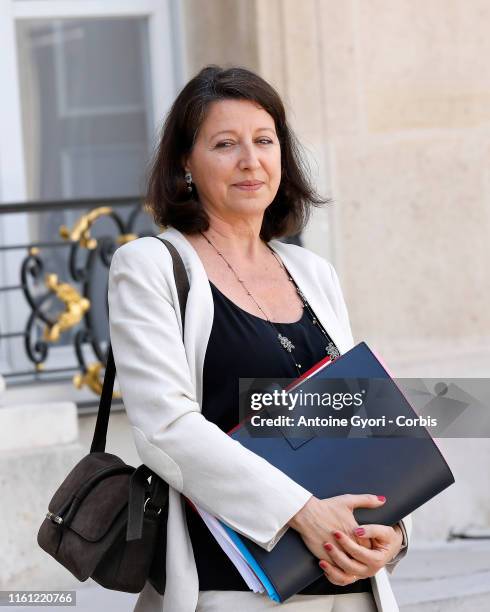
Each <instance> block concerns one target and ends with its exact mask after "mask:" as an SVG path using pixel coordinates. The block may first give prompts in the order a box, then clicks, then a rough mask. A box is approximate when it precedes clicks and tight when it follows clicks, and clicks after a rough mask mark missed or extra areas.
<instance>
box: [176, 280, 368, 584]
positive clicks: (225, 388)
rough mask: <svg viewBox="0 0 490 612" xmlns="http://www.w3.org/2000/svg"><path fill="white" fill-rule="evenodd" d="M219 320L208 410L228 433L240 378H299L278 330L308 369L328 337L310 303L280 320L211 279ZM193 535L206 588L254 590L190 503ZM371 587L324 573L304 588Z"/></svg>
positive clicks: (208, 358) (206, 390) (209, 353)
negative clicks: (289, 319) (291, 318)
mask: <svg viewBox="0 0 490 612" xmlns="http://www.w3.org/2000/svg"><path fill="white" fill-rule="evenodd" d="M209 282H210V285H211V291H212V294H213V300H214V319H213V327H212V330H211V335H210V338H209V342H208V345H207V349H206V355H205V359H204V369H203V401H202V413H203V415H204V416H205V417H206V418H207V419H208V420H209V421H212V422H213V423H215V424H216V425H217V426H218V427H219V428H220V429H222V430H223V431H225V432H228V431H229V430H230V429H232V428H233V427H235V425H237V424H238V422H239V409H238V379H239V378H240V377H242V378H257V377H262V378H273V377H277V378H296V377H297V376H298V373H297V370H296V368H295V365H294V362H293V359H292V358H291V355H290V354H288V353H287V352H286V351H285V350H284V349H283V348H282V347H281V345H280V344H279V342H278V339H277V332H280V333H281V334H284V335H286V336H287V337H288V338H289V339H290V340H291V341H292V342H293V344H294V346H295V348H294V355H295V358H296V362H297V363H300V364H301V366H302V367H301V371H302V372H306V370H307V369H309V368H310V367H311V366H312V365H314V364H315V363H317V362H318V361H320V359H323V358H324V357H325V356H326V354H327V353H326V351H325V347H326V345H327V344H328V342H329V341H328V340H327V338H325V336H324V335H323V333H322V332H321V331H320V329H318V327H317V326H316V325H313V323H312V320H311V317H310V314H309V313H308V309H307V308H303V314H302V316H301V318H300V319H299V320H298V321H296V322H294V323H276V322H274V325H275V327H276V328H277V331H276V330H275V329H274V328H273V327H272V325H271V324H270V323H268V322H267V321H266V320H264V319H262V318H260V317H258V316H255V315H253V314H250V313H248V312H246V311H245V310H243V309H242V308H240V307H239V306H237V305H236V304H235V303H234V302H232V301H231V300H230V299H229V298H227V297H226V296H225V295H224V294H223V293H221V291H220V290H219V289H218V288H217V287H216V286H215V285H214V284H213V283H212V282H211V281H209ZM186 518H187V524H188V528H189V535H190V538H191V542H192V548H193V551H194V556H195V559H196V565H197V573H198V577H199V589H200V590H201V591H210V590H213V591H248V590H249V588H248V587H247V585H246V583H245V582H244V580H243V578H242V577H241V575H240V573H239V572H238V570H237V569H236V568H235V566H234V565H233V563H232V562H231V561H230V560H229V558H228V557H227V555H226V554H225V553H224V552H223V551H222V549H221V547H220V546H219V544H218V543H217V542H216V540H215V539H214V537H213V536H212V535H211V532H210V531H209V530H208V528H207V527H206V525H205V524H204V523H203V521H202V520H201V518H200V516H199V515H198V514H197V513H196V512H195V510H193V509H192V508H191V507H190V506H189V505H188V504H186ZM365 591H371V583H370V580H369V579H365V580H358V581H357V582H355V583H354V584H352V585H348V586H346V587H339V586H336V585H333V584H331V583H330V582H329V581H328V580H327V579H326V578H325V577H324V576H322V577H321V578H320V579H319V580H317V581H315V582H314V583H313V584H311V585H310V586H309V587H307V588H306V589H304V590H303V591H301V594H303V595H323V594H325V595H332V594H341V593H360V592H365Z"/></svg>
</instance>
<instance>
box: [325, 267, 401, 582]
mask: <svg viewBox="0 0 490 612" xmlns="http://www.w3.org/2000/svg"><path fill="white" fill-rule="evenodd" d="M327 263H328V265H329V267H330V275H331V276H330V278H331V283H332V286H333V288H334V292H333V295H334V309H335V312H336V315H337V318H338V319H339V321H340V323H341V324H342V327H343V329H344V332H345V334H346V336H347V337H348V338H349V340H350V342H351V346H354V338H353V336H352V330H351V326H350V321H349V314H348V311H347V306H346V303H345V299H344V295H343V293H342V288H341V286H340V282H339V277H338V276H337V272H336V271H335V268H334V267H333V266H332V264H331V263H330V262H327ZM398 524H399V525H400V529H401V530H402V533H403V544H404V546H403V548H402V549H401V550H400V552H399V553H398V554H397V556H396V557H395V558H394V559H392V560H391V561H390V562H389V563H388V564H387V565H386V569H387V570H388V572H389V573H391V572H392V571H393V570H394V568H395V566H396V564H397V563H398V562H399V561H401V559H403V557H404V556H405V555H406V554H407V552H408V544H409V541H410V535H411V532H412V516H411V515H410V514H409V515H408V516H406V517H405V518H403V519H402V520H401V521H399V523H398Z"/></svg>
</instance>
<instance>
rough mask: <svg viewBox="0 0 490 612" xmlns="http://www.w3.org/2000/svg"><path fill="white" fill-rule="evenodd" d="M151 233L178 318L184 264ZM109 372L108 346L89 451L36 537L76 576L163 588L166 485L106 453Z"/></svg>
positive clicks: (116, 586) (132, 587)
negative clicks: (161, 252)
mask: <svg viewBox="0 0 490 612" xmlns="http://www.w3.org/2000/svg"><path fill="white" fill-rule="evenodd" d="M154 237H155V238H158V237H157V236H154ZM158 240H160V241H161V242H162V243H163V244H164V245H165V246H166V247H167V248H168V250H169V251H170V255H171V256H172V261H173V270H174V276H175V282H176V286H177V291H178V296H179V306H180V312H181V317H182V325H184V319H185V307H186V303H187V294H188V292H189V280H188V278H187V273H186V270H185V266H184V263H183V261H182V259H181V257H180V255H179V253H178V251H177V249H176V248H175V247H174V246H173V245H172V244H171V243H170V242H168V241H167V240H164V239H162V238H158ZM162 350H164V347H162ZM115 374H116V368H115V364H114V356H113V353H112V347H111V346H109V352H108V357H107V366H106V370H105V375H104V383H103V386H102V393H101V397H100V403H99V412H98V415H97V423H96V425H95V430H94V436H93V440H92V445H91V447H90V453H89V454H88V455H86V456H85V457H83V459H81V460H80V461H79V462H78V463H77V464H76V465H75V467H74V468H73V469H72V470H71V472H70V473H69V474H68V476H67V477H66V478H65V480H64V481H63V483H62V484H61V486H60V487H59V488H58V490H57V491H56V493H55V494H54V496H53V498H52V499H51V501H50V502H49V505H48V513H47V514H46V518H45V519H44V521H43V523H42V525H41V527H40V529H39V532H38V536H37V541H38V544H39V546H40V547H41V548H42V549H43V550H44V551H46V552H47V553H48V554H50V555H51V556H52V557H53V558H54V559H56V561H58V562H59V563H61V564H62V565H63V566H64V567H66V569H68V570H69V571H70V572H71V573H72V574H73V575H74V576H75V577H76V578H77V579H78V580H80V581H85V580H87V578H89V577H90V578H92V579H93V580H95V581H96V582H97V583H99V584H100V585H101V586H103V587H105V588H107V589H113V590H116V591H126V592H128V593H139V592H140V591H141V590H142V589H143V587H144V586H145V583H146V581H147V580H148V581H149V582H150V583H151V584H152V585H153V587H154V588H155V589H156V590H157V591H158V592H159V593H160V594H161V595H163V593H164V590H165V581H166V575H165V551H166V537H167V535H166V534H167V516H168V484H167V483H166V482H165V481H164V480H162V479H161V478H160V477H159V476H158V475H157V474H155V473H154V472H152V470H150V469H149V468H148V467H147V466H146V465H140V466H139V467H138V468H134V467H132V466H130V465H127V464H126V463H124V461H123V460H122V459H120V458H119V457H117V456H116V455H113V454H111V453H106V452H105V446H106V437H107V427H108V424H109V416H110V410H111V400H112V394H113V388H114V378H115Z"/></svg>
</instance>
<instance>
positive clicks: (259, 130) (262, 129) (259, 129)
mask: <svg viewBox="0 0 490 612" xmlns="http://www.w3.org/2000/svg"><path fill="white" fill-rule="evenodd" d="M264 130H267V131H269V132H272V133H273V134H275V133H276V131H275V130H274V128H270V127H260V128H257V129H256V130H255V131H256V132H262V131H264ZM236 133H237V132H236V131H235V130H220V131H219V132H216V134H213V135H212V136H211V138H216V136H219V135H220V134H236Z"/></svg>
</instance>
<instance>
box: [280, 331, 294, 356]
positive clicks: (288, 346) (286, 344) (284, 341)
mask: <svg viewBox="0 0 490 612" xmlns="http://www.w3.org/2000/svg"><path fill="white" fill-rule="evenodd" d="M277 337H278V339H279V342H280V343H281V346H282V348H283V349H285V350H286V351H289V352H291V351H292V350H293V348H294V344H293V343H292V342H291V340H290V339H289V338H287V337H286V336H283V335H282V334H277Z"/></svg>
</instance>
